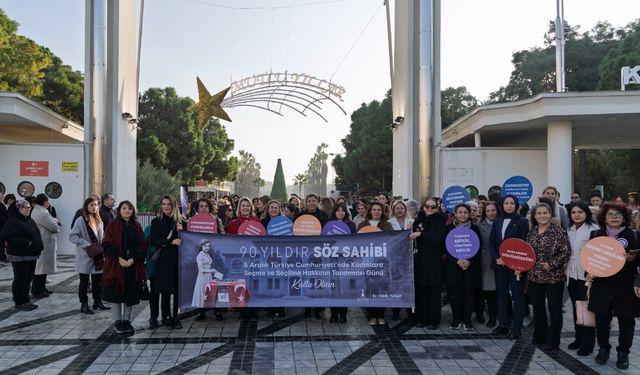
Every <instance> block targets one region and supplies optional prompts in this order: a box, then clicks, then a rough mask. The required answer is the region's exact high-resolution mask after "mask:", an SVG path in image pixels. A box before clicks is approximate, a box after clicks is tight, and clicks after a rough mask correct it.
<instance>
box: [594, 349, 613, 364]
mask: <svg viewBox="0 0 640 375" xmlns="http://www.w3.org/2000/svg"><path fill="white" fill-rule="evenodd" d="M610 351H611V349H609V348H600V350H598V354H597V355H596V363H597V364H599V365H604V364H606V363H607V361H608V360H609V352H610Z"/></svg>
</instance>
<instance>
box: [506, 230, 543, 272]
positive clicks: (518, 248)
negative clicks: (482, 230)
mask: <svg viewBox="0 0 640 375" xmlns="http://www.w3.org/2000/svg"><path fill="white" fill-rule="evenodd" d="M498 251H499V252H500V258H502V261H503V262H504V265H505V266H507V267H509V268H510V269H512V270H514V271H520V272H525V271H529V270H530V269H532V268H533V265H534V264H536V253H535V252H534V251H533V248H532V247H531V245H529V244H528V243H526V242H525V241H523V240H521V239H519V238H508V239H506V240H504V241H502V244H500V249H499V250H498Z"/></svg>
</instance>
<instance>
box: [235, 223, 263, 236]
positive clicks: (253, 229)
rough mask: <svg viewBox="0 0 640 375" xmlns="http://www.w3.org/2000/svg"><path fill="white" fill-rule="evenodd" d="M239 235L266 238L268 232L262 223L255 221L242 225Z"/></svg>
mask: <svg viewBox="0 0 640 375" xmlns="http://www.w3.org/2000/svg"><path fill="white" fill-rule="evenodd" d="M238 234H240V235H244V236H266V235H267V230H266V229H264V226H263V225H262V223H260V222H258V221H253V220H247V221H245V222H244V223H242V224H240V227H239V228H238Z"/></svg>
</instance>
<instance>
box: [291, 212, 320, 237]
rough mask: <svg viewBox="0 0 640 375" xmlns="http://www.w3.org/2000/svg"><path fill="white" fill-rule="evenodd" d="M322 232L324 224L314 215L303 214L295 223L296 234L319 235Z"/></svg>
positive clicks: (294, 231) (294, 230) (294, 232)
mask: <svg viewBox="0 0 640 375" xmlns="http://www.w3.org/2000/svg"><path fill="white" fill-rule="evenodd" d="M321 232H322V225H321V224H320V220H318V219H317V218H316V217H315V216H313V215H308V214H307V215H302V216H300V217H299V218H297V219H296V221H295V222H294V223H293V235H294V236H319V235H320V233H321Z"/></svg>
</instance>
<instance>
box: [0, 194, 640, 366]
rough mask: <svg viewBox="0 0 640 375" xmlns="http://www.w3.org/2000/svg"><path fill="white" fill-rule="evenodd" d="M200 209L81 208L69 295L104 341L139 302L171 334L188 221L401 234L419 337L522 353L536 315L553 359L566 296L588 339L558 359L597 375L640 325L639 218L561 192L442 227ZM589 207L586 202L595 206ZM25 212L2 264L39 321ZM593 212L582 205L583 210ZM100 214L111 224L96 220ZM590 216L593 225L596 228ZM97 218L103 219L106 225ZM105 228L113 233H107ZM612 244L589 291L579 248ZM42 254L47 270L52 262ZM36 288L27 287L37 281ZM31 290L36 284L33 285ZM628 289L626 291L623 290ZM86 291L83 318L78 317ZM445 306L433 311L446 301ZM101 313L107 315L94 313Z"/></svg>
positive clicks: (441, 218)
mask: <svg viewBox="0 0 640 375" xmlns="http://www.w3.org/2000/svg"><path fill="white" fill-rule="evenodd" d="M225 198H227V199H222V200H211V199H206V198H202V199H199V200H198V201H196V202H193V203H192V204H191V212H189V213H188V215H186V217H185V215H183V214H182V213H181V212H180V209H179V206H178V203H177V201H176V199H175V197H173V196H171V195H165V196H163V197H162V199H161V201H160V202H159V203H160V208H159V210H158V213H157V216H156V217H155V218H154V219H153V220H152V221H151V224H150V225H149V226H148V227H147V228H145V229H143V228H142V227H141V225H140V224H139V222H138V220H137V218H136V209H135V207H134V205H133V204H132V203H131V202H129V201H122V202H120V204H119V205H117V207H116V208H115V210H114V212H113V216H112V217H110V218H109V219H108V220H105V219H104V218H103V217H101V214H100V212H101V209H100V206H101V203H104V201H105V200H106V199H111V200H112V201H110V203H111V205H113V201H114V198H113V196H110V195H108V194H107V195H104V196H103V197H102V198H101V197H99V196H90V197H89V198H87V199H86V200H85V201H84V204H83V205H82V208H81V210H80V212H79V214H78V216H77V218H76V219H74V222H73V227H72V232H71V234H70V236H69V240H70V241H71V242H72V243H74V244H75V245H76V257H75V268H76V271H77V272H78V273H79V279H80V282H79V286H78V294H79V300H80V304H81V312H82V313H85V314H94V311H95V310H111V313H112V315H113V319H114V321H115V325H114V326H115V328H114V329H115V331H116V332H117V333H119V334H128V335H130V334H133V333H134V328H133V326H132V325H131V311H132V306H134V305H136V304H138V303H140V300H141V299H143V300H146V299H148V300H149V305H150V319H149V326H150V328H151V329H155V328H158V327H160V325H161V324H162V325H163V326H166V327H168V328H170V329H176V328H181V327H182V325H181V322H180V320H179V315H178V310H179V309H178V307H179V302H178V260H179V256H178V254H179V247H180V244H181V242H180V238H179V232H180V231H182V230H185V229H186V228H187V220H188V219H187V217H190V216H193V215H194V214H196V213H205V214H210V215H212V216H214V217H215V218H216V219H215V220H216V221H217V223H218V225H217V228H218V232H219V233H226V234H228V235H236V234H238V229H239V228H240V225H241V224H242V223H244V222H246V221H256V222H260V223H262V224H263V225H264V226H265V227H267V225H268V223H269V221H270V220H272V219H273V218H274V217H276V216H280V215H285V216H288V217H290V218H291V219H292V220H295V219H296V218H297V217H299V216H301V215H306V214H308V215H312V216H314V217H316V218H317V219H318V220H319V221H320V223H321V225H324V224H326V223H327V222H329V221H332V220H340V221H343V222H345V223H346V224H347V226H348V227H349V228H350V230H351V232H352V233H357V232H358V230H359V229H360V228H362V227H364V226H375V227H378V228H379V229H380V230H382V231H393V230H408V236H409V237H410V239H411V240H413V244H414V268H415V273H414V280H415V298H416V301H415V311H412V310H409V311H408V314H409V316H410V317H411V318H413V319H414V320H415V322H416V324H417V326H419V327H425V328H426V329H427V330H436V329H439V328H440V325H441V311H442V305H443V304H444V303H448V304H449V305H450V307H451V312H452V320H451V322H450V326H449V328H450V329H451V330H462V329H464V330H465V331H473V330H474V326H473V322H472V315H473V314H475V318H476V321H477V322H478V323H480V324H486V326H487V327H490V328H492V329H493V333H494V334H495V335H501V336H504V335H509V336H510V337H511V338H512V339H520V338H521V335H522V330H523V321H524V317H525V316H526V315H528V314H530V307H529V306H531V307H532V309H531V310H532V311H533V319H532V322H533V336H532V340H533V344H536V345H540V346H542V348H543V349H544V350H547V351H554V350H558V349H559V347H560V338H561V330H562V322H563V302H564V299H563V296H564V294H565V290H566V291H567V293H568V296H569V298H570V300H571V303H572V306H573V319H574V322H576V305H577V304H579V303H580V302H581V301H588V309H589V310H590V311H591V312H593V313H595V324H594V325H595V326H594V327H589V326H587V325H578V324H577V322H576V323H575V327H574V329H575V340H574V341H573V342H572V343H571V344H569V346H568V348H569V349H571V350H577V355H579V356H588V355H591V354H592V353H593V351H594V348H595V344H596V343H597V344H598V347H599V350H598V352H597V355H596V357H595V361H596V362H597V363H599V364H604V363H606V362H607V360H608V359H609V355H610V351H611V344H610V343H609V335H610V331H611V321H612V319H613V317H614V316H615V317H617V321H618V327H619V337H618V346H617V348H616V350H617V361H616V365H617V367H618V368H621V369H624V368H627V367H628V366H629V359H628V357H629V356H628V354H629V350H630V348H631V345H632V341H633V335H634V330H635V317H637V316H640V279H639V278H638V276H637V275H638V272H637V268H638V266H639V265H640V259H639V257H638V256H636V251H637V249H638V248H639V247H640V242H639V240H638V236H637V234H636V232H635V231H634V230H632V229H631V227H632V226H634V225H633V223H632V216H633V215H635V214H636V212H634V211H637V206H636V207H631V206H627V205H625V204H624V203H620V202H618V203H616V202H613V201H612V202H605V203H602V199H601V198H600V204H599V207H594V206H590V205H589V204H587V203H586V202H583V201H582V200H581V199H579V196H578V198H575V197H574V195H572V202H571V203H570V204H568V205H566V207H565V206H564V205H562V204H560V203H559V201H558V192H557V190H556V189H555V188H554V187H552V186H549V187H546V188H545V189H544V190H543V191H542V195H541V196H540V197H539V198H538V199H537V203H536V204H535V205H534V206H533V207H532V208H530V209H529V208H528V207H524V208H522V207H520V205H519V202H518V199H517V198H516V197H514V196H511V195H507V196H504V197H501V196H500V194H499V192H498V193H497V194H496V192H492V194H491V195H490V196H489V197H485V196H482V195H479V196H477V197H475V198H474V199H473V200H471V201H469V202H466V203H461V204H458V205H456V206H455V208H454V209H453V212H450V213H447V212H446V209H445V208H444V207H443V206H444V205H443V204H442V202H441V201H440V199H438V198H433V197H431V198H427V199H425V200H424V201H423V203H422V205H421V206H418V203H417V202H416V201H413V200H397V201H395V202H392V201H391V200H390V199H389V197H388V196H387V195H386V194H379V195H378V196H376V197H375V199H373V200H359V201H356V202H353V203H352V204H349V202H347V200H346V198H343V197H340V198H338V199H337V200H334V199H332V198H320V197H318V196H317V195H315V194H309V195H307V196H306V197H305V199H304V201H302V200H301V199H300V198H298V197H297V196H293V197H292V198H291V199H290V200H289V202H287V203H285V204H282V203H281V202H279V201H277V200H273V199H271V198H269V197H268V196H263V197H260V198H255V199H253V200H251V199H249V198H246V197H243V198H239V197H238V198H235V197H234V198H229V197H225ZM592 198H593V197H592ZM33 202H34V204H33V206H32V204H31V203H30V202H28V201H25V200H17V201H15V200H14V201H13V202H11V203H10V205H9V207H8V220H7V222H6V224H4V226H3V227H2V230H1V231H0V241H5V242H6V244H7V246H6V252H7V254H8V256H9V260H10V261H11V263H12V266H13V270H14V282H13V287H12V291H13V298H14V301H15V304H16V308H18V309H19V310H33V309H35V308H37V306H36V305H35V304H32V303H31V302H30V296H29V288H31V294H32V296H34V297H36V298H46V297H48V296H49V294H51V293H52V291H50V290H48V289H47V288H46V287H45V284H46V275H47V274H51V273H54V272H55V271H56V268H55V250H53V252H52V251H50V250H49V251H48V250H47V249H48V248H50V247H51V246H54V247H55V243H53V245H52V244H51V240H52V238H53V241H55V233H57V231H58V230H59V229H58V228H59V222H58V220H57V219H55V217H53V216H52V215H51V213H50V210H48V209H47V208H48V206H49V205H48V200H47V198H46V196H45V195H44V194H41V195H38V196H37V197H36V199H35V200H33ZM591 202H592V203H593V199H592V200H591ZM107 211H108V210H107ZM593 211H595V213H596V215H594V213H593ZM103 216H104V215H103ZM105 221H110V222H109V223H108V225H106V226H105V225H104V222H105ZM459 227H467V228H469V229H471V230H473V231H474V232H475V233H476V234H477V235H478V237H479V239H480V243H481V246H480V251H479V252H478V253H477V254H476V255H475V256H473V257H472V258H470V259H456V258H454V257H453V256H452V255H450V254H449V252H448V251H447V249H446V247H445V239H446V236H447V234H448V233H449V232H450V231H452V230H453V229H455V228H459ZM601 236H602V237H611V238H615V239H616V240H618V241H619V242H620V243H621V244H622V245H623V246H624V248H625V251H626V263H625V265H624V267H623V268H622V269H621V270H620V271H619V272H618V273H616V274H615V275H613V276H611V277H601V278H598V277H594V276H593V275H589V274H587V273H586V272H585V270H584V269H583V268H582V266H581V264H580V261H579V259H580V251H581V249H582V247H583V245H584V244H585V243H586V242H587V241H589V240H590V239H592V238H595V237H601ZM510 238H518V239H521V240H523V241H526V242H527V243H528V244H529V245H530V246H531V247H532V248H533V250H534V251H535V253H536V263H535V265H534V267H533V268H532V269H531V270H530V271H528V272H526V273H520V272H514V271H512V270H510V269H509V268H507V267H506V266H505V263H504V262H503V260H502V259H501V258H500V254H499V251H498V250H499V248H500V245H501V243H502V242H503V241H505V240H507V239H510ZM51 254H53V258H52V255H51ZM34 275H35V276H34ZM32 281H33V282H32ZM634 283H635V284H634ZM89 285H91V293H92V297H93V305H92V307H93V308H90V307H89V304H88V297H87V293H88V289H89ZM443 296H444V298H443ZM103 301H105V302H109V303H110V305H105V304H104V303H103ZM239 310H240V317H241V318H242V319H257V318H258V315H259V313H260V311H259V310H258V309H252V308H244V309H239ZM324 310H325V309H323V308H313V309H306V310H305V314H306V316H307V317H312V316H315V318H316V319H323V314H324ZM385 312H386V311H385V309H384V308H369V309H367V315H368V319H369V324H371V325H384V324H386V321H385V316H386V314H385ZM267 313H268V314H269V315H270V316H271V317H278V316H284V315H285V314H286V312H285V310H284V309H283V308H271V309H267ZM206 314H207V310H205V309H200V310H198V315H197V317H196V319H197V320H202V319H207V315H206ZM213 314H214V316H215V318H216V319H218V320H223V319H224V318H225V315H228V312H227V311H226V310H223V309H213ZM400 314H401V310H400V309H392V310H391V319H393V320H397V319H399V318H400ZM347 315H348V310H347V308H344V307H331V308H330V317H329V322H331V323H339V322H341V323H344V322H346V321H347Z"/></svg>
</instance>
